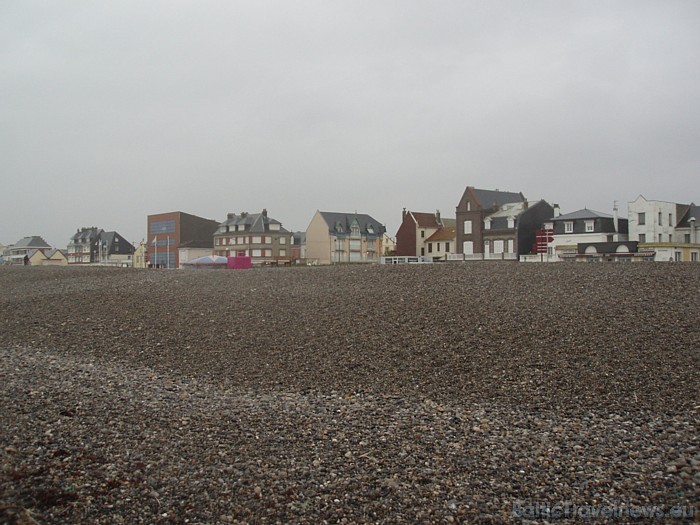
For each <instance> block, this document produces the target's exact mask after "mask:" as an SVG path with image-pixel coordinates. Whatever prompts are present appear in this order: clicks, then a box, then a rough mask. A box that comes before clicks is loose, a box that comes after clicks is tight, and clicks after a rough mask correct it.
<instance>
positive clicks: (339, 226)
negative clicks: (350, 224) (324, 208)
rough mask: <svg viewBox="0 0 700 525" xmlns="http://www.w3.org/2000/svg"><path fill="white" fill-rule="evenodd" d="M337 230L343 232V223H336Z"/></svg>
mask: <svg viewBox="0 0 700 525" xmlns="http://www.w3.org/2000/svg"><path fill="white" fill-rule="evenodd" d="M335 231H336V232H338V233H343V225H342V224H340V223H338V224H336V225H335Z"/></svg>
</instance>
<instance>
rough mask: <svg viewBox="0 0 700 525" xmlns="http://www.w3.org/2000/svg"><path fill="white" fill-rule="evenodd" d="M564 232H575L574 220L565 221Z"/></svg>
mask: <svg viewBox="0 0 700 525" xmlns="http://www.w3.org/2000/svg"><path fill="white" fill-rule="evenodd" d="M564 233H574V223H573V221H565V222H564Z"/></svg>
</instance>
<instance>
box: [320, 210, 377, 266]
mask: <svg viewBox="0 0 700 525" xmlns="http://www.w3.org/2000/svg"><path fill="white" fill-rule="evenodd" d="M384 233H386V228H385V227H384V226H383V225H382V224H381V223H380V222H379V221H377V220H376V219H374V218H372V217H371V216H369V215H366V214H361V213H337V212H323V211H317V212H316V213H315V215H314V216H313V218H312V219H311V223H310V224H309V227H308V228H307V229H306V257H307V260H308V261H309V262H311V263H314V264H339V263H363V262H379V258H380V257H381V255H382V237H383V236H384Z"/></svg>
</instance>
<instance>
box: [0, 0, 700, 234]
mask: <svg viewBox="0 0 700 525" xmlns="http://www.w3.org/2000/svg"><path fill="white" fill-rule="evenodd" d="M698 28H700V2H698V1H697V0H688V1H678V0H657V1H653V2H647V1H641V0H630V1H615V0H599V1H596V0H582V1H573V0H572V1H566V0H552V1H545V0H530V1H527V2H525V1H520V0H518V1H505V0H504V1H499V0H482V1H469V0H457V1H440V2H434V1H427V0H426V1H414V0H401V1H398V0H397V1H381V0H369V1H360V0H353V1H350V0H347V1H332V0H318V1H305V0H300V1H290V0H280V1H265V0H251V1H247V2H240V1H235V0H231V1H224V0H220V1H208V0H197V1H194V0H192V1H173V0H167V1H166V0H146V1H144V0H134V1H129V0H119V1H114V2H95V1H94V0H84V1H82V0H72V1H69V0H65V1H64V0H45V1H33V0H3V1H2V2H0V195H1V196H2V208H3V213H2V222H1V223H0V243H5V244H8V243H14V242H16V241H17V240H18V239H19V238H21V237H23V236H25V235H42V236H44V238H45V239H46V240H47V241H49V243H51V244H54V245H57V246H59V247H65V245H66V244H67V243H68V239H69V237H70V236H71V235H72V233H73V232H74V231H75V230H76V229H77V228H78V227H80V226H93V225H94V226H99V227H101V228H104V229H107V230H117V231H119V232H120V233H121V234H122V235H124V236H125V237H126V238H128V239H129V240H131V241H135V242H138V241H140V240H141V239H142V238H143V237H145V235H146V216H147V215H148V214H151V213H160V212H166V211H174V210H181V211H186V212H189V213H194V214H197V215H201V216H204V217H208V218H212V219H217V220H223V219H224V218H225V216H226V213H227V212H229V211H234V212H240V211H243V210H247V211H251V212H255V211H260V210H261V209H262V208H263V207H265V208H267V209H268V210H269V213H270V215H271V216H272V217H274V218H276V219H278V220H280V221H282V222H283V224H284V225H285V226H286V227H287V228H289V229H294V230H302V229H306V227H307V225H308V223H309V221H310V220H311V217H312V216H313V214H314V212H315V211H316V210H317V209H321V210H324V211H350V212H352V211H355V210H357V211H358V212H364V213H369V214H370V215H372V216H374V217H375V218H376V219H378V220H380V221H382V222H384V223H385V224H386V225H387V228H388V230H389V232H390V233H391V234H394V233H395V232H396V229H397V228H398V225H399V221H400V217H401V209H402V208H403V207H406V208H409V209H413V210H418V211H432V210H435V209H440V210H441V212H442V214H443V216H454V208H455V206H456V205H457V202H458V200H459V198H460V196H461V194H462V192H463V190H464V188H465V187H466V186H467V185H473V186H476V187H482V188H488V189H501V190H509V191H522V192H523V193H524V194H525V195H526V197H528V198H530V199H540V198H544V199H546V200H548V201H550V202H558V203H559V204H560V205H561V206H562V211H563V212H567V211H574V210H576V209H579V208H582V207H584V206H587V207H589V208H592V209H597V210H599V211H603V212H607V213H611V210H612V206H613V201H615V200H617V201H618V202H619V203H620V204H621V208H622V212H623V213H624V212H625V210H626V203H627V202H628V201H630V200H633V199H634V198H636V196H637V195H638V194H640V193H641V194H643V195H645V196H646V197H647V198H653V199H660V200H669V201H679V202H689V201H692V200H694V201H695V202H696V203H698V202H700V31H699V30H698Z"/></svg>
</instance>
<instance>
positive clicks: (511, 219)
mask: <svg viewBox="0 0 700 525" xmlns="http://www.w3.org/2000/svg"><path fill="white" fill-rule="evenodd" d="M508 228H515V217H508Z"/></svg>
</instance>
